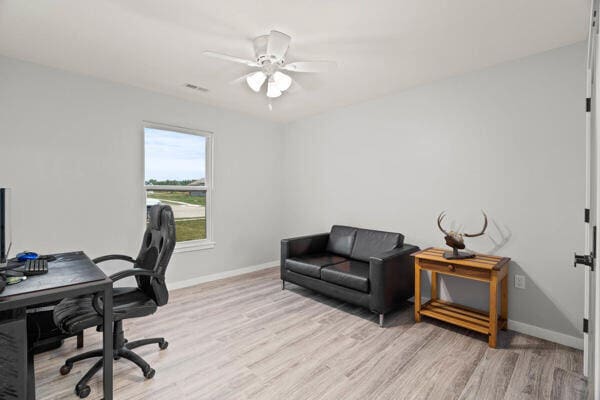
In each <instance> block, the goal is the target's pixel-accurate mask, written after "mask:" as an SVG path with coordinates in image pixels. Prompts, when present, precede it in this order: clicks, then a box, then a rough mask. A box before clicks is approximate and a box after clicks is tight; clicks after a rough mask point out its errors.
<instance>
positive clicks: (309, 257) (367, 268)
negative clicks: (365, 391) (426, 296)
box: [281, 225, 419, 326]
mask: <svg viewBox="0 0 600 400" xmlns="http://www.w3.org/2000/svg"><path fill="white" fill-rule="evenodd" d="M417 250H419V248H418V247H416V246H413V245H410V244H404V235H402V234H400V233H393V232H383V231H374V230H369V229H359V228H353V227H350V226H340V225H334V226H333V227H332V228H331V232H330V233H322V234H318V235H310V236H302V237H297V238H292V239H283V240H282V241H281V280H282V289H285V282H292V283H295V284H297V285H300V286H304V287H306V288H309V289H313V290H315V291H317V292H320V293H323V294H326V295H329V296H331V297H335V298H337V299H340V300H344V301H347V302H349V303H353V304H356V305H359V306H362V307H366V308H368V309H369V310H371V311H372V312H374V313H377V314H379V325H380V326H383V318H384V314H385V313H387V312H390V311H392V310H393V309H395V308H397V307H398V306H399V305H400V304H402V302H404V301H405V300H406V299H408V298H410V297H412V296H413V295H414V276H415V275H414V265H413V261H412V257H411V256H410V254H412V253H413V252H415V251H417Z"/></svg>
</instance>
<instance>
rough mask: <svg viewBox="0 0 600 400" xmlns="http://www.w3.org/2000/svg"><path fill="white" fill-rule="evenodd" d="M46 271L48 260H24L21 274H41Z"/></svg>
mask: <svg viewBox="0 0 600 400" xmlns="http://www.w3.org/2000/svg"><path fill="white" fill-rule="evenodd" d="M47 272H48V260H45V259H37V260H27V261H25V266H24V268H23V274H25V275H27V276H29V275H41V274H45V273H47Z"/></svg>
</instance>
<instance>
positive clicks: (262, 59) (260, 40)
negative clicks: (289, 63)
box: [253, 35, 285, 65]
mask: <svg viewBox="0 0 600 400" xmlns="http://www.w3.org/2000/svg"><path fill="white" fill-rule="evenodd" d="M269 36H270V35H262V36H259V37H257V38H256V39H254V42H253V44H254V54H255V56H256V61H257V62H258V63H259V64H261V65H265V64H279V65H283V63H284V61H285V60H284V59H283V58H281V59H279V60H278V59H277V56H275V55H273V54H268V53H267V46H268V43H269Z"/></svg>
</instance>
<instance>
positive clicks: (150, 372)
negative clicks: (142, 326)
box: [60, 321, 169, 399]
mask: <svg viewBox="0 0 600 400" xmlns="http://www.w3.org/2000/svg"><path fill="white" fill-rule="evenodd" d="M113 343H114V345H113V359H114V360H118V359H120V358H124V359H126V360H129V361H131V362H133V363H134V364H135V365H137V366H138V367H139V368H140V369H141V370H142V374H143V375H144V378H146V379H152V378H153V377H154V374H155V373H156V371H154V369H152V367H151V366H150V364H148V363H147V362H146V361H145V360H144V359H143V358H142V357H140V356H139V355H137V354H136V353H135V352H133V351H132V350H133V349H135V348H137V347H141V346H146V345H148V344H158V347H159V348H160V349H161V350H164V349H166V348H167V347H168V346H169V342H167V341H166V340H165V339H164V338H152V339H141V340H135V341H133V342H129V341H127V339H125V336H124V332H123V322H122V321H117V322H115V324H114V330H113ZM102 353H103V351H102V349H97V350H92V351H88V352H86V353H82V354H78V355H76V356H74V357H71V358H68V359H67V360H66V361H65V365H63V366H62V367H61V368H60V373H61V375H66V374H68V373H69V372H71V369H72V368H73V364H75V363H76V362H78V361H81V360H87V359H89V358H93V357H102ZM102 365H103V360H102V358H100V359H99V360H98V361H96V363H95V364H94V365H93V366H92V368H90V369H89V370H88V372H87V373H86V374H85V375H84V376H83V377H82V378H81V379H80V380H79V382H77V385H76V386H75V393H76V394H77V396H79V397H80V398H82V399H83V398H85V397H87V396H89V394H90V387H89V386H88V382H89V381H90V379H92V377H93V376H94V375H95V374H96V373H97V372H98V371H100V369H102Z"/></svg>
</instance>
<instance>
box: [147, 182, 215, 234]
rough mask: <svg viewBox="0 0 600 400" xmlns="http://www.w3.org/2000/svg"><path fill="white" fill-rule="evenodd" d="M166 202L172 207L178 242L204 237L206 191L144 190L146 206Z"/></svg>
mask: <svg viewBox="0 0 600 400" xmlns="http://www.w3.org/2000/svg"><path fill="white" fill-rule="evenodd" d="M155 204H168V205H170V206H171V208H172V209H173V214H174V216H175V228H176V234H177V241H178V242H186V241H188V240H201V239H206V191H205V190H193V191H188V190H186V191H162V190H161V191H157V190H147V191H146V208H147V209H148V210H150V207H152V206H153V205H155Z"/></svg>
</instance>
